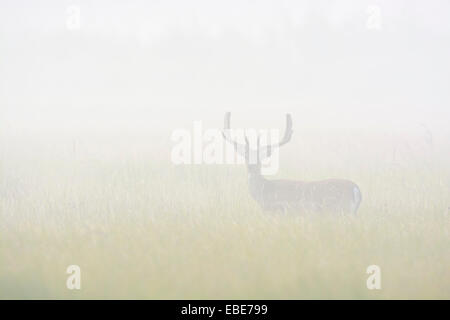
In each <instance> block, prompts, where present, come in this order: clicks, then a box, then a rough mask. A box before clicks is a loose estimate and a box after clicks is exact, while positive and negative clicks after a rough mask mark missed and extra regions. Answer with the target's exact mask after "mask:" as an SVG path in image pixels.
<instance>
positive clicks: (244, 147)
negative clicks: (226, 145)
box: [222, 112, 250, 157]
mask: <svg viewBox="0 0 450 320" xmlns="http://www.w3.org/2000/svg"><path fill="white" fill-rule="evenodd" d="M230 119H231V112H227V113H226V114H225V118H224V123H223V130H222V136H223V138H224V139H225V140H227V141H228V142H230V143H232V144H233V145H234V150H236V152H238V153H239V154H241V155H243V156H245V157H247V155H248V153H249V149H250V145H249V143H248V139H247V137H245V144H242V143H238V142H237V141H236V140H233V139H232V138H231V135H230V130H231V128H230Z"/></svg>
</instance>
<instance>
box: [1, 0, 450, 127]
mask: <svg viewBox="0 0 450 320" xmlns="http://www.w3.org/2000/svg"><path fill="white" fill-rule="evenodd" d="M74 8H75V9H74ZM74 10H75V11H74ZM77 10H78V11H79V13H80V15H79V20H77V19H78V17H77V16H76V14H77ZM449 15H450V4H449V3H448V2H447V1H426V2H425V1H244V2H243V1H226V2H223V1H222V2H219V1H190V2H189V3H185V2H183V1H127V2H125V1H95V2H92V1H48V0H47V1H39V3H37V2H33V1H8V0H6V1H5V0H3V1H2V4H1V10H0V115H1V118H0V124H1V127H2V131H3V132H5V131H8V132H11V131H13V132H16V133H17V132H28V131H32V132H35V131H42V130H47V131H48V130H50V131H52V132H68V131H75V132H77V131H86V130H107V131H108V132H116V133H117V132H121V131H123V130H125V131H127V130H128V131H135V130H154V129H156V130H159V129H163V130H164V131H165V132H166V131H167V132H169V131H172V130H174V129H176V128H178V127H186V126H190V125H191V124H192V121H194V120H202V121H205V122H207V126H210V127H219V126H221V125H222V118H223V114H224V112H226V111H232V112H233V113H234V114H236V117H237V118H236V119H237V121H239V119H242V123H240V125H241V126H262V127H277V126H280V125H282V124H283V117H284V113H285V112H290V113H292V114H293V117H294V120H295V122H296V126H297V127H302V128H321V129H325V130H326V129H328V128H358V129H367V128H370V129H375V130H386V128H389V129H394V130H400V131H402V130H407V129H408V128H413V129H412V130H415V128H416V127H417V126H420V125H422V124H425V125H426V126H427V127H429V128H432V129H433V132H439V133H441V132H442V133H445V132H447V133H448V130H447V127H448V126H447V124H448V119H449V118H450V111H449V110H450V108H449V107H448V105H449V100H450V99H449V95H450V94H449V92H448V85H449V83H450V63H449V60H448V57H449V56H450V42H449V41H448V39H449V36H450V19H449V18H450V17H449ZM74 19H75V20H74ZM78 21H79V23H78ZM244 119H245V121H244ZM275 119H279V120H275ZM158 128H159V129H158Z"/></svg>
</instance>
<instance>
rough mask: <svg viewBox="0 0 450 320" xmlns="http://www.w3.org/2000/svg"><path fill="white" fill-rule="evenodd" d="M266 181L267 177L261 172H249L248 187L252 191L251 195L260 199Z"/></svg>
mask: <svg viewBox="0 0 450 320" xmlns="http://www.w3.org/2000/svg"><path fill="white" fill-rule="evenodd" d="M266 181H267V180H266V178H264V177H263V176H262V175H261V172H249V173H248V188H249V191H250V195H251V196H252V197H253V198H254V199H255V200H258V199H260V198H261V197H262V192H263V189H264V184H265V182H266Z"/></svg>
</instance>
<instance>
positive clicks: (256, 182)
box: [248, 174, 361, 214]
mask: <svg viewBox="0 0 450 320" xmlns="http://www.w3.org/2000/svg"><path fill="white" fill-rule="evenodd" d="M248 183H249V191H250V195H251V196H252V198H253V199H254V200H255V201H256V202H258V204H259V205H260V206H261V208H262V209H263V210H267V211H283V212H286V211H300V212H320V213H325V212H336V213H353V214H355V213H356V211H357V210H358V207H359V204H360V202H361V192H360V190H359V187H358V186H357V185H356V184H355V183H353V182H351V181H348V180H340V179H328V180H322V181H313V182H306V181H293V180H267V179H266V178H264V177H263V176H261V175H252V174H249V181H248Z"/></svg>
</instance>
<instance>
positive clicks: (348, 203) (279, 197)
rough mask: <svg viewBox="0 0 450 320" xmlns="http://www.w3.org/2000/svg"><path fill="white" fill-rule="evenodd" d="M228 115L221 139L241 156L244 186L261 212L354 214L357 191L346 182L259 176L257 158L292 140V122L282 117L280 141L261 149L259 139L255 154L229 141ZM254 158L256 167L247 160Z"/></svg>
mask: <svg viewBox="0 0 450 320" xmlns="http://www.w3.org/2000/svg"><path fill="white" fill-rule="evenodd" d="M230 117H231V115H230V113H227V114H226V115H225V124H224V131H223V137H224V138H225V139H226V140H227V141H229V142H231V143H233V145H234V147H235V150H236V151H237V152H238V153H240V154H241V155H243V156H245V160H246V164H247V170H248V185H249V191H250V195H251V196H252V198H253V199H254V200H255V201H256V202H258V204H259V205H260V206H261V208H262V209H264V210H269V211H279V210H281V211H283V212H286V211H301V212H320V213H322V212H332V213H353V214H356V212H357V210H358V208H359V205H360V203H361V200H362V196H361V191H360V189H359V187H358V186H357V185H356V184H355V183H353V182H352V181H349V180H344V179H328V180H323V181H313V182H306V181H296V180H268V179H266V178H264V176H262V175H261V161H260V160H261V158H262V157H268V156H270V155H271V150H272V149H273V148H278V147H280V146H282V145H284V144H286V143H287V142H289V141H290V139H291V136H292V119H291V116H290V115H289V114H288V115H287V116H286V132H285V135H284V137H283V139H282V140H281V141H280V142H279V143H277V144H274V145H268V146H264V147H261V146H260V144H259V138H258V140H257V148H256V150H251V149H250V145H249V142H248V139H247V137H245V144H239V143H238V142H236V141H235V140H233V139H231V137H230V134H229V130H230ZM251 152H253V154H252V155H254V157H253V158H256V163H251V161H250V159H251V158H252V157H251V156H250V155H251Z"/></svg>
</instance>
